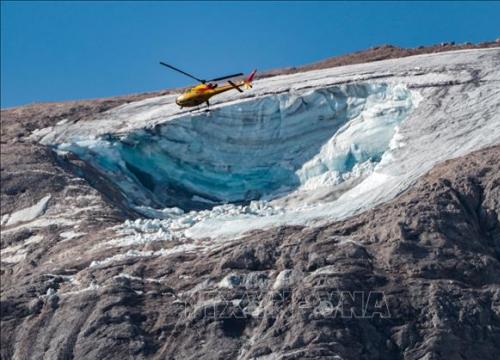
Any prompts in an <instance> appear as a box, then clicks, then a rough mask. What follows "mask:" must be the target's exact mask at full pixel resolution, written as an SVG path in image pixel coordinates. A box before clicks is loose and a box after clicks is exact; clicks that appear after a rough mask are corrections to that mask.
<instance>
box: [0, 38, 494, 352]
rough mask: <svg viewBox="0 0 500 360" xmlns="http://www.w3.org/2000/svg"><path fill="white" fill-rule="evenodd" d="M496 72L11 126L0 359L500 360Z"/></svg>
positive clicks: (320, 80) (401, 64) (408, 74)
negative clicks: (190, 109) (205, 109)
mask: <svg viewBox="0 0 500 360" xmlns="http://www.w3.org/2000/svg"><path fill="white" fill-rule="evenodd" d="M499 65H500V50H499V49H498V48H493V49H484V50H466V51H458V52H449V53H443V54H430V55H420V56H413V57H407V58H404V59H392V60H387V61H378V62H374V63H370V64H359V65H352V66H345V67H338V68H334V69H324V70H315V71H308V72H303V73H298V74H292V75H283V76H276V77H270V78H265V79H261V80H259V81H257V82H256V84H255V88H254V90H252V91H251V92H247V93H246V94H245V95H244V96H243V98H240V97H239V94H227V95H224V96H221V97H220V98H219V100H218V101H215V103H214V107H213V110H212V111H211V112H210V113H209V114H207V113H200V112H194V113H186V112H183V111H179V110H178V109H177V108H176V107H175V106H174V105H173V104H172V100H173V97H174V96H175V95H169V94H167V95H161V96H158V95H157V94H149V95H148V94H146V95H137V96H131V97H125V98H116V99H108V100H99V101H86V102H77V103H66V104H51V105H37V106H34V107H22V108H17V109H8V110H2V143H1V146H2V169H1V176H2V194H1V196H2V209H1V214H2V221H1V222H2V239H1V277H2V285H1V323H2V339H1V343H2V347H1V348H2V349H1V356H2V359H10V358H15V359H26V358H41V357H47V358H89V359H90V358H123V357H124V356H131V357H133V358H161V359H164V358H169V359H170V358H171V359H174V358H179V359H180V358H182V359H184V358H193V359H196V358H201V357H203V358H214V359H215V358H228V359H229V358H235V359H236V358H240V359H258V358H260V359H274V358H276V359H303V358H307V357H309V358H328V359H332V358H336V359H359V358H362V359H378V358H390V359H392V358H394V359H401V358H404V359H421V358H427V359H434V358H467V359H473V358H477V357H479V356H480V357H481V358H485V359H494V358H495V356H496V354H497V353H498V351H499V350H500V349H499V348H498V346H499V345H498V342H497V341H496V339H497V338H498V337H499V335H500V334H499V333H500V327H499V325H500V297H499V294H500V287H499V284H500V281H499V280H500V279H499V274H500V271H499V270H500V263H499V261H500V220H499V214H500V208H499V206H500V204H499V200H498V199H500V187H499V182H500V178H499V175H498V174H499V173H500V171H499V170H500V169H499V163H498V158H499V155H500V147H499V144H500V133H499V130H498V129H499V128H500V127H499V126H498V125H499V123H500V118H499V115H498V114H499V111H498V110H499V109H498V108H499V106H500V105H499V104H500V92H499V88H498V82H499V81H500V74H499V71H498V70H497V69H498V68H500V66H499Z"/></svg>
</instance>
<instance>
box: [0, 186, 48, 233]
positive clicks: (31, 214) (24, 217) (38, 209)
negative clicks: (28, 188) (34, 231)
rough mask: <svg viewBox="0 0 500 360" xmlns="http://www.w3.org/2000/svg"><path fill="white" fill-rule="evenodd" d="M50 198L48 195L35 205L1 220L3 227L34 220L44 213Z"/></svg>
mask: <svg viewBox="0 0 500 360" xmlns="http://www.w3.org/2000/svg"><path fill="white" fill-rule="evenodd" d="M50 198H51V195H50V194H49V195H47V196H44V197H43V198H42V199H40V200H39V201H38V202H37V203H36V204H35V205H33V206H30V207H28V208H25V209H22V210H19V211H16V212H15V213H13V214H12V215H10V217H9V218H8V219H2V224H3V223H4V221H5V225H6V226H9V225H14V224H17V223H20V222H28V221H32V220H34V219H35V218H37V217H39V216H40V215H42V214H43V213H44V212H45V210H46V209H47V204H48V202H49V200H50Z"/></svg>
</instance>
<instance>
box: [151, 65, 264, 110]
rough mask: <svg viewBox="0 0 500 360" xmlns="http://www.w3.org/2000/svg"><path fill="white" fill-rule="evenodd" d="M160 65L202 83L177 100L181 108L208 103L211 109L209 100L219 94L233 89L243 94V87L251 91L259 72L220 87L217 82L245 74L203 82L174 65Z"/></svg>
mask: <svg viewBox="0 0 500 360" xmlns="http://www.w3.org/2000/svg"><path fill="white" fill-rule="evenodd" d="M160 64H161V65H163V66H166V67H168V68H169V69H172V70H175V71H177V72H180V73H181V74H184V75H186V76H188V77H190V78H192V79H194V80H196V81H199V82H200V83H201V84H200V85H196V86H194V87H192V88H189V89H187V90H186V91H184V93H182V94H181V95H180V96H179V97H178V98H177V99H175V103H176V104H177V105H179V106H180V107H181V108H183V107H193V106H198V105H200V104H203V103H206V104H207V107H210V102H209V99H210V98H211V97H212V96H215V95H217V94H220V93H223V92H225V91H228V90H232V89H235V90H237V91H239V92H243V90H241V87H243V88H244V89H250V88H252V81H253V78H254V76H255V73H256V72H257V70H254V71H252V72H251V73H250V74H249V75H248V77H247V78H246V79H244V80H241V81H240V82H239V83H234V82H233V81H231V80H228V81H227V82H228V84H227V85H222V86H219V85H218V84H217V83H216V82H217V81H221V80H226V79H230V78H234V77H237V76H241V75H243V73H238V74H232V75H226V76H221V77H218V78H215V79H211V80H203V79H199V78H197V77H195V76H193V75H191V74H189V73H187V72H185V71H182V70H180V69H178V68H176V67H174V66H172V65H169V64H166V63H164V62H162V61H160Z"/></svg>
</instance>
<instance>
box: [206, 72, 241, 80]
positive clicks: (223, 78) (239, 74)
mask: <svg viewBox="0 0 500 360" xmlns="http://www.w3.org/2000/svg"><path fill="white" fill-rule="evenodd" d="M241 75H243V73H238V74H233V75H226V76H221V77H218V78H215V79H211V80H208V81H220V80H225V79H229V78H232V77H236V76H241Z"/></svg>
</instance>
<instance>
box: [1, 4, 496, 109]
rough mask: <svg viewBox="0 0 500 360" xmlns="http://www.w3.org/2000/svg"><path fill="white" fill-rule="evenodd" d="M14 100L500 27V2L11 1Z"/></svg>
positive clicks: (478, 34) (7, 12) (8, 50)
mask: <svg viewBox="0 0 500 360" xmlns="http://www.w3.org/2000/svg"><path fill="white" fill-rule="evenodd" d="M1 10H2V14H1V102H2V108H5V107H11V106H15V105H20V104H26V103H32V102H41V101H60V100H69V99H82V98H98V97H106V96H114V95H121V94H129V93H137V92H145V91H153V90H159V89H164V88H170V87H176V86H186V85H189V84H191V83H192V81H190V79H189V78H185V77H183V76H182V75H179V74H176V73H174V72H171V71H169V70H168V69H165V68H163V67H161V66H160V65H158V61H159V60H163V61H166V62H169V63H171V64H174V65H177V66H179V67H181V68H183V69H185V70H186V71H188V72H192V73H193V74H194V75H196V76H199V77H202V78H210V77H216V76H219V75H225V74H226V73H232V72H239V71H242V72H248V71H249V70H251V69H253V68H257V69H270V68H276V67H284V66H294V65H300V64H306V63H310V62H314V61H317V60H321V59H323V58H326V57H330V56H335V55H340V54H344V53H348V52H351V51H355V50H361V49H364V48H368V47H371V46H374V45H380V44H387V43H390V44H394V45H398V46H404V47H415V46H419V45H428V44H434V43H439V42H442V41H455V42H457V43H461V42H466V41H471V42H479V41H484V40H494V39H496V38H497V37H499V36H500V2H483V3H478V2H470V3H469V2H440V3H432V2H413V3H407V2H354V3H353V2H247V1H245V2H94V1H92V2H67V3H64V2H42V1H37V2H27V1H19V2H15V1H2V3H1Z"/></svg>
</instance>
